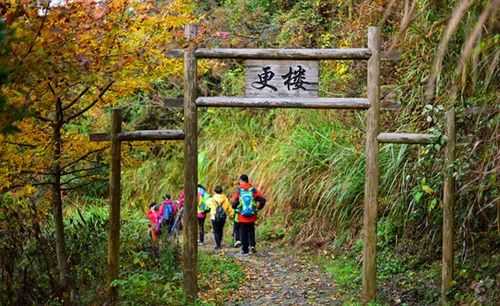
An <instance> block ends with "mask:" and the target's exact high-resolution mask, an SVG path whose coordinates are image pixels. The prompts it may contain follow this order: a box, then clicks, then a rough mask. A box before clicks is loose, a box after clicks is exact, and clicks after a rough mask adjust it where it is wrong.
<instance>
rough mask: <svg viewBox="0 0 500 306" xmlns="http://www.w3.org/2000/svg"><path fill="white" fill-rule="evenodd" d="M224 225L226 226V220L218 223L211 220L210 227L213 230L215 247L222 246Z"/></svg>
mask: <svg viewBox="0 0 500 306" xmlns="http://www.w3.org/2000/svg"><path fill="white" fill-rule="evenodd" d="M224 224H226V220H222V221H219V222H216V221H215V220H212V227H213V228H214V238H215V245H216V246H217V247H220V246H221V244H222V235H223V233H224Z"/></svg>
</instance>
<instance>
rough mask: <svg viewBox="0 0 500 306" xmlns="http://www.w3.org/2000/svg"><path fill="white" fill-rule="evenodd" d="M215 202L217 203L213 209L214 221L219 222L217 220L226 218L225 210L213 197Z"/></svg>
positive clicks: (221, 220) (220, 220)
mask: <svg viewBox="0 0 500 306" xmlns="http://www.w3.org/2000/svg"><path fill="white" fill-rule="evenodd" d="M213 200H214V202H215V203H217V209H216V210H215V222H217V223H219V222H223V221H225V220H226V217H227V215H226V211H225V210H224V207H222V205H221V204H219V202H217V201H215V199H213Z"/></svg>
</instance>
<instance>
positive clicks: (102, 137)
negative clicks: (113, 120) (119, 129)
mask: <svg viewBox="0 0 500 306" xmlns="http://www.w3.org/2000/svg"><path fill="white" fill-rule="evenodd" d="M110 140H111V136H110V135H109V134H108V133H94V134H89V141H92V142H103V141H110Z"/></svg>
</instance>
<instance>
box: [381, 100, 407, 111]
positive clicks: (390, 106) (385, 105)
mask: <svg viewBox="0 0 500 306" xmlns="http://www.w3.org/2000/svg"><path fill="white" fill-rule="evenodd" d="M401 108H403V105H402V104H401V103H397V102H381V103H380V109H381V110H386V111H389V110H390V111H393V110H399V109H401Z"/></svg>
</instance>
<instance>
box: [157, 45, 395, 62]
mask: <svg viewBox="0 0 500 306" xmlns="http://www.w3.org/2000/svg"><path fill="white" fill-rule="evenodd" d="M165 54H166V55H167V56H168V57H172V58H182V57H183V56H184V50H183V49H171V50H169V51H167V52H166V53H165ZM195 56H196V57H197V58H219V59H281V60H368V59H369V58H370V56H371V51H370V50H369V49H368V48H351V49H235V48H234V49H233V48H213V49H208V48H200V49H197V50H196V51H195ZM381 60H383V61H399V60H401V52H399V51H390V52H382V55H381Z"/></svg>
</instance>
